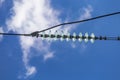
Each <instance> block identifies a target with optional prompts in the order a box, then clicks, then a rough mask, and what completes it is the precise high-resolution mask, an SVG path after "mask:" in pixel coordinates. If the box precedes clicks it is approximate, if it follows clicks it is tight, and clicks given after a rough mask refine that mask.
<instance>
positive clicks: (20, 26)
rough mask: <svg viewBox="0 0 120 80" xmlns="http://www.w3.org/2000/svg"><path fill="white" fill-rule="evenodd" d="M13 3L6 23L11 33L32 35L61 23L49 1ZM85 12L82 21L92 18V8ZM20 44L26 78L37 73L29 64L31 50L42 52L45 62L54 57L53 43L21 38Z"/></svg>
mask: <svg viewBox="0 0 120 80" xmlns="http://www.w3.org/2000/svg"><path fill="white" fill-rule="evenodd" d="M13 3H14V6H13V8H12V10H11V13H12V15H11V18H9V19H8V20H7V22H6V23H7V26H8V30H9V31H14V32H16V33H31V32H33V31H38V30H42V29H45V28H48V27H49V26H53V25H55V24H58V23H61V20H60V19H59V18H58V17H59V14H60V12H59V11H58V10H55V9H54V8H52V7H51V5H50V2H49V0H29V1H28V0H13ZM83 10H84V13H83V15H81V16H80V19H86V18H89V17H90V16H91V15H90V12H91V7H89V6H88V7H87V8H83ZM57 29H58V28H57ZM59 29H60V28H59ZM68 30H70V31H71V30H72V29H71V28H65V31H68ZM54 31H55V29H54ZM20 44H21V48H22V51H23V56H22V58H23V62H24V65H25V68H26V73H25V77H28V76H31V75H33V74H35V73H36V72H37V70H36V68H35V66H32V65H30V64H29V61H30V58H31V53H30V50H31V48H34V49H36V50H37V51H40V52H41V53H40V54H42V55H43V58H44V60H47V59H50V58H53V57H54V51H52V50H51V49H50V45H51V43H49V44H48V43H47V42H43V41H42V40H41V39H40V38H37V39H36V38H31V37H20Z"/></svg>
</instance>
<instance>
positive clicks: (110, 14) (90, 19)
mask: <svg viewBox="0 0 120 80" xmlns="http://www.w3.org/2000/svg"><path fill="white" fill-rule="evenodd" d="M117 14H120V12H114V13H109V14H105V15H101V16H97V17H93V18H89V19H84V20H79V21H73V22H67V23H61V24H58V25H55V26H52V27H50V28H46V29H43V30H41V31H35V32H33V33H31V35H33V36H36V35H37V34H38V33H40V32H44V31H47V30H50V29H53V28H56V27H60V26H63V25H68V24H77V23H81V22H87V21H92V20H96V19H100V18H104V17H108V16H113V15H117Z"/></svg>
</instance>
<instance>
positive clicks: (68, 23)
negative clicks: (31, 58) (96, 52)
mask: <svg viewBox="0 0 120 80" xmlns="http://www.w3.org/2000/svg"><path fill="white" fill-rule="evenodd" d="M117 14H120V12H114V13H109V14H105V15H101V16H97V17H93V18H89V19H84V20H79V21H73V22H67V23H61V24H58V25H55V26H52V27H49V28H46V29H43V30H40V31H35V32H32V33H29V34H14V33H0V35H9V36H10V35H13V36H32V37H43V36H46V35H47V36H48V34H45V35H43V34H42V35H43V36H40V34H39V33H41V32H44V31H47V30H50V29H53V28H56V27H60V26H63V25H70V24H77V23H82V22H87V21H92V20H96V19H100V18H104V17H108V16H113V15H117ZM54 36H55V35H54V34H52V35H50V36H48V37H49V38H53V37H54ZM58 36H59V37H58ZM60 36H61V35H57V37H56V38H60ZM65 36H66V37H65ZM71 36H72V35H71ZM74 36H75V35H73V38H69V39H78V38H79V39H84V40H86V39H93V40H120V37H102V36H100V37H96V36H94V38H93V37H91V36H87V37H86V36H82V37H81V38H80V36H75V37H74ZM62 37H63V39H64V38H68V36H67V35H63V36H61V38H62ZM44 38H47V37H44Z"/></svg>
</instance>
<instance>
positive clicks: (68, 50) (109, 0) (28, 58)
mask: <svg viewBox="0 0 120 80" xmlns="http://www.w3.org/2000/svg"><path fill="white" fill-rule="evenodd" d="M119 3H120V1H119V0H114V1H113V0H104V1H102V0H101V1H100V0H99V1H98V0H30V1H29V2H28V1H26V0H21V1H19V0H0V31H1V32H2V31H3V32H11V33H30V32H32V31H36V30H41V29H45V28H48V27H50V26H52V25H55V24H58V23H62V22H68V21H75V20H81V19H86V18H90V17H95V16H98V15H102V14H107V13H112V12H117V11H120V10H119V9H120V5H119ZM119 23H120V15H115V16H111V17H106V18H103V19H98V20H95V21H90V22H85V23H81V24H77V25H68V26H61V27H60V28H57V29H54V30H52V31H53V32H54V31H55V30H58V31H59V32H60V31H61V30H64V32H67V31H68V32H70V33H71V34H72V33H73V32H76V33H77V34H78V33H79V32H82V33H83V34H84V33H85V32H88V33H89V34H91V33H94V34H95V35H96V36H100V35H103V36H120V32H119V29H120V28H119V25H120V24H119ZM119 52H120V42H119V41H95V43H94V44H92V43H90V42H88V43H85V42H84V41H83V42H81V43H80V42H78V41H75V42H72V41H69V42H66V41H63V42H61V41H59V40H58V41H52V42H47V41H42V40H41V39H40V38H38V39H36V38H31V37H17V36H16V37H15V36H3V37H0V79H1V80H9V79H10V80H120V77H119V75H120V63H119V61H120V58H119V56H120V53H119Z"/></svg>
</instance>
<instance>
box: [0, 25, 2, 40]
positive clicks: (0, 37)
mask: <svg viewBox="0 0 120 80" xmlns="http://www.w3.org/2000/svg"><path fill="white" fill-rule="evenodd" d="M0 33H3V29H2V27H0ZM2 38H3V36H2V35H0V41H1V40H2Z"/></svg>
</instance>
